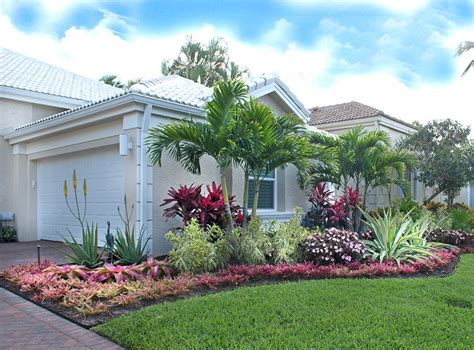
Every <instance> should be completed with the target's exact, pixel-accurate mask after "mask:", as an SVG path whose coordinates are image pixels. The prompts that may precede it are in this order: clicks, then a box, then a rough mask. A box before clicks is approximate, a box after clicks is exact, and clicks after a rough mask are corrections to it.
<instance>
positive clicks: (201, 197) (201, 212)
mask: <svg viewBox="0 0 474 350" xmlns="http://www.w3.org/2000/svg"><path fill="white" fill-rule="evenodd" d="M206 188H207V194H203V193H202V185H199V186H196V185H190V186H189V187H188V186H186V185H184V186H183V185H180V186H179V187H178V189H174V188H173V187H171V188H170V189H169V190H168V197H167V198H165V199H164V200H163V203H162V204H161V206H168V207H167V208H166V209H165V210H164V216H165V217H166V218H175V217H180V218H182V219H183V226H185V225H187V224H188V222H189V221H190V220H191V219H197V220H198V222H199V224H201V225H202V226H203V227H206V226H208V225H213V224H216V225H219V226H220V227H222V228H224V226H225V225H224V223H225V220H224V214H225V206H224V196H223V194H222V187H221V186H220V185H219V186H218V185H217V184H216V183H215V182H214V181H213V182H212V184H211V185H207V186H206ZM229 205H230V211H231V213H232V218H233V219H234V221H235V222H236V224H240V223H241V221H242V220H241V217H240V207H239V206H238V205H236V204H235V198H234V196H230V197H229Z"/></svg>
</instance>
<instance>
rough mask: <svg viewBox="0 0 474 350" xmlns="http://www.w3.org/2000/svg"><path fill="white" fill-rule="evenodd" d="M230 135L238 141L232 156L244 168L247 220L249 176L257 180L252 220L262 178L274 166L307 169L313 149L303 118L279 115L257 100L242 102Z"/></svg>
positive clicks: (255, 210)
mask: <svg viewBox="0 0 474 350" xmlns="http://www.w3.org/2000/svg"><path fill="white" fill-rule="evenodd" d="M231 135H232V136H231V137H232V138H233V139H234V140H236V143H235V147H234V148H233V149H232V156H233V158H234V161H235V163H237V164H240V166H241V167H242V169H243V171H244V196H243V197H244V198H243V208H244V210H243V213H244V223H246V220H245V217H246V214H247V203H248V188H249V177H250V176H252V178H253V181H254V198H253V208H252V219H255V217H256V215H257V206H258V199H259V194H260V185H261V183H262V181H263V179H264V178H265V177H267V175H269V174H270V173H272V172H273V171H275V169H277V168H281V167H285V166H287V165H289V164H292V165H294V166H295V167H296V168H297V169H300V170H303V169H305V168H306V167H307V166H308V164H309V162H308V160H309V157H310V156H311V154H312V152H311V148H310V145H309V143H308V141H307V138H306V137H305V127H304V122H303V120H301V118H299V117H297V116H295V115H280V116H276V115H275V114H274V113H273V111H272V110H271V108H270V107H269V106H268V105H266V104H264V103H262V102H259V101H258V100H256V99H250V100H249V101H247V102H245V103H243V104H242V106H241V110H240V111H239V113H238V114H237V115H236V121H235V127H234V128H233V132H232V134H231Z"/></svg>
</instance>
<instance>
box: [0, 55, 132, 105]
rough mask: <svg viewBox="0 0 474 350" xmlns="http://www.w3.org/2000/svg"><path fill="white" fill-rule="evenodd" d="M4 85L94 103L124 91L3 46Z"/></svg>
mask: <svg viewBox="0 0 474 350" xmlns="http://www.w3.org/2000/svg"><path fill="white" fill-rule="evenodd" d="M0 86H4V87H8V88H14V89H20V90H26V91H31V92H35V93H42V94H47V95H52V96H59V97H66V98H70V99H74V100H78V101H80V102H83V103H86V102H92V101H97V100H101V99H104V98H107V97H110V96H113V95H117V94H118V93H120V92H122V91H123V90H121V89H118V88H115V87H112V86H110V85H107V84H104V83H102V82H100V81H96V80H93V79H89V78H85V77H83V76H80V75H78V74H75V73H72V72H68V71H66V70H64V69H61V68H58V67H55V66H52V65H50V64H47V63H45V62H41V61H38V60H36V59H33V58H30V57H27V56H24V55H22V54H19V53H17V52H13V51H10V50H7V49H4V48H0Z"/></svg>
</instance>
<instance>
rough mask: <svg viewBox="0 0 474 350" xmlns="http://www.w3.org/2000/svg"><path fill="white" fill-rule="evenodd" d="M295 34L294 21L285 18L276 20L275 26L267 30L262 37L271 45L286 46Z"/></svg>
mask: <svg viewBox="0 0 474 350" xmlns="http://www.w3.org/2000/svg"><path fill="white" fill-rule="evenodd" d="M292 34H293V23H291V22H288V21H287V20H286V19H284V18H280V19H279V20H278V21H276V22H275V24H274V25H273V28H272V29H270V30H269V31H267V32H266V33H265V34H264V35H263V37H262V39H263V42H265V43H267V44H270V45H277V46H283V47H284V46H286V45H288V44H289V42H290V40H291V37H292Z"/></svg>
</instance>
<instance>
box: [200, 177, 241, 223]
mask: <svg viewBox="0 0 474 350" xmlns="http://www.w3.org/2000/svg"><path fill="white" fill-rule="evenodd" d="M206 188H207V192H208V195H207V196H201V198H200V199H199V201H198V204H199V206H198V212H199V222H200V223H201V225H203V226H207V225H212V224H217V225H220V226H221V227H223V224H224V222H223V220H224V217H225V216H224V214H225V206H224V195H223V194H222V187H221V185H219V186H217V185H216V183H215V182H214V181H213V182H212V184H211V185H207V186H206ZM229 206H230V212H231V213H232V217H233V218H234V219H237V218H238V213H239V209H240V207H239V206H238V205H236V204H235V196H229Z"/></svg>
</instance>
